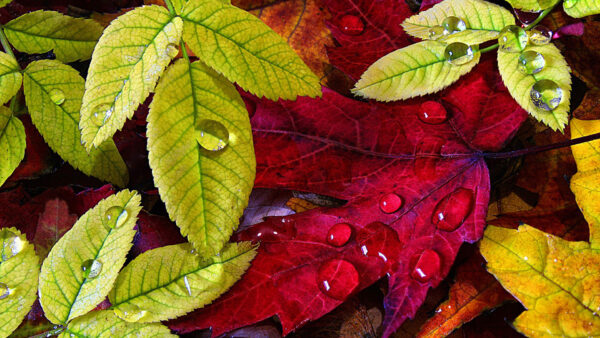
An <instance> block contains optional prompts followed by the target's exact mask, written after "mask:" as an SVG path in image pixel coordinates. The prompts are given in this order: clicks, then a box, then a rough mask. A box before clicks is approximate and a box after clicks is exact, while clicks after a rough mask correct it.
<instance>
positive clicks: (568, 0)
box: [564, 0, 577, 8]
mask: <svg viewBox="0 0 600 338" xmlns="http://www.w3.org/2000/svg"><path fill="white" fill-rule="evenodd" d="M576 4H577V0H565V1H564V6H565V8H571V7H573V6H575V5H576Z"/></svg>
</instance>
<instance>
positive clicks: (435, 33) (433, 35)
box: [429, 26, 444, 40]
mask: <svg viewBox="0 0 600 338" xmlns="http://www.w3.org/2000/svg"><path fill="white" fill-rule="evenodd" d="M442 36H444V27H442V26H433V27H431V28H429V39H430V40H437V39H439V38H441V37H442Z"/></svg>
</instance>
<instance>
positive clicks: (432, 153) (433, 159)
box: [415, 137, 446, 181]
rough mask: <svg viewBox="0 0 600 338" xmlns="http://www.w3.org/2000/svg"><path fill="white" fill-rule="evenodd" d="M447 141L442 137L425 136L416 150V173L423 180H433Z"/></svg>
mask: <svg viewBox="0 0 600 338" xmlns="http://www.w3.org/2000/svg"><path fill="white" fill-rule="evenodd" d="M445 142H446V141H444V139H442V138H440V137H425V138H424V139H423V140H422V141H421V142H419V144H417V149H416V152H415V156H416V159H415V174H416V175H417V177H419V178H420V179H422V180H427V181H432V180H434V179H435V178H436V177H437V175H436V164H437V161H438V160H439V158H440V157H441V155H440V153H441V150H442V146H443V145H444V143H445Z"/></svg>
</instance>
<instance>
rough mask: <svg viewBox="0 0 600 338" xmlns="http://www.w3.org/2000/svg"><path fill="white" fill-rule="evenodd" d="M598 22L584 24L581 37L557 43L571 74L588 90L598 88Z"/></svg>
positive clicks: (599, 30)
mask: <svg viewBox="0 0 600 338" xmlns="http://www.w3.org/2000/svg"><path fill="white" fill-rule="evenodd" d="M599 39H600V22H597V21H588V22H586V23H585V29H584V33H583V36H581V37H579V36H566V37H564V38H562V39H560V40H558V41H557V45H558V47H559V48H560V49H561V52H562V53H563V55H564V56H565V58H566V59H567V62H568V63H569V66H570V67H571V70H572V71H573V74H574V75H575V76H577V77H578V78H580V79H582V80H583V81H584V82H585V83H586V84H587V85H588V86H589V87H590V88H598V87H600V77H599V74H600V64H598V62H597V60H598V58H600V44H599V43H598V41H599Z"/></svg>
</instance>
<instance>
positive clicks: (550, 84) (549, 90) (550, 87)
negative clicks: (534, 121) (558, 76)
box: [530, 79, 563, 111]
mask: <svg viewBox="0 0 600 338" xmlns="http://www.w3.org/2000/svg"><path fill="white" fill-rule="evenodd" d="M530 94H531V101H532V102H533V104H534V105H535V106H536V107H538V108H540V109H543V110H547V111H551V110H554V109H556V107H558V105H559V104H560V101H561V100H562V96H563V93H562V89H561V88H560V87H559V86H558V85H557V84H556V82H554V81H552V80H547V79H543V80H539V81H538V82H536V83H535V84H534V85H533V87H531V93H530Z"/></svg>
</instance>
